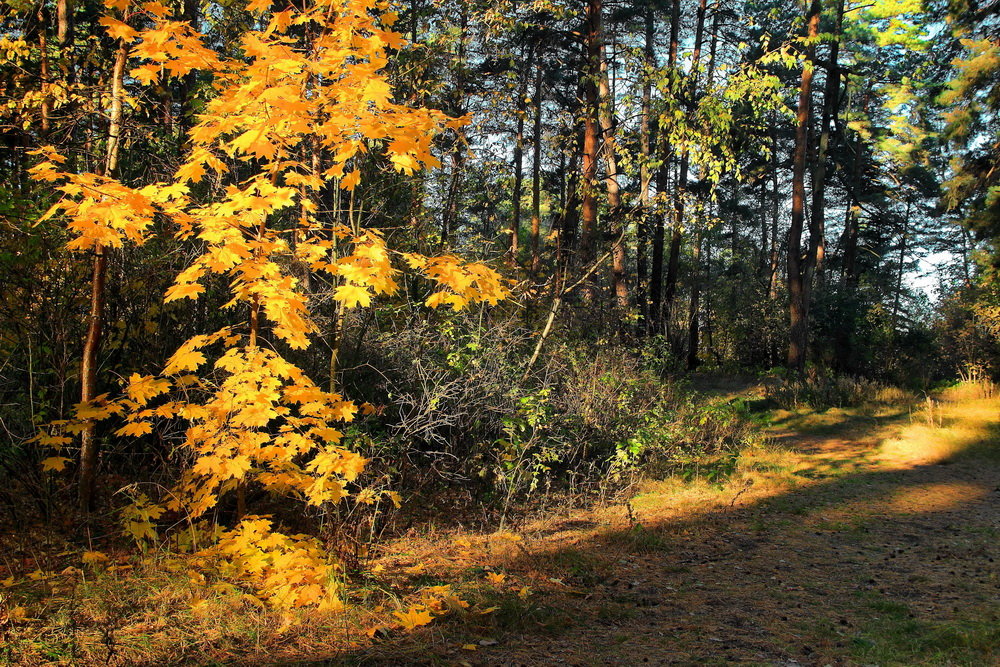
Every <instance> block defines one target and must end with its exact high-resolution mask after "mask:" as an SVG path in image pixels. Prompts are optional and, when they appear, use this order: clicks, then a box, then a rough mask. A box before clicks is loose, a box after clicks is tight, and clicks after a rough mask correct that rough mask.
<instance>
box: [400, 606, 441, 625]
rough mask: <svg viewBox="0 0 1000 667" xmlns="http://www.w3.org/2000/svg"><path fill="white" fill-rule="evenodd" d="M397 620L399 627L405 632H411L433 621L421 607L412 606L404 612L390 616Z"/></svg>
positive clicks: (429, 613) (429, 614)
mask: <svg viewBox="0 0 1000 667" xmlns="http://www.w3.org/2000/svg"><path fill="white" fill-rule="evenodd" d="M392 615H393V616H395V617H396V618H397V619H399V623H400V625H402V626H403V628H405V629H407V630H413V629H414V628H418V627H420V626H421V625H427V624H428V623H430V622H431V621H433V620H434V617H433V616H432V615H431V612H429V611H428V610H427V609H426V608H424V606H423V605H414V606H412V607H410V608H409V609H407V610H406V611H405V612H402V611H396V612H393V614H392Z"/></svg>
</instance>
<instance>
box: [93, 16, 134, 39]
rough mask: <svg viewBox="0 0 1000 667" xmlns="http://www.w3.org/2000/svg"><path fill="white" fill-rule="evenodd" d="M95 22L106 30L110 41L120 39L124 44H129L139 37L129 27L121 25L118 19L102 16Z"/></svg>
mask: <svg viewBox="0 0 1000 667" xmlns="http://www.w3.org/2000/svg"><path fill="white" fill-rule="evenodd" d="M97 22H98V23H100V24H101V25H103V26H104V27H105V28H106V29H107V31H108V35H110V36H111V38H112V39H121V40H124V41H126V42H131V41H132V40H134V39H135V38H136V37H137V36H138V35H139V33H138V32H136V31H135V29H133V28H132V27H131V26H129V25H127V24H125V23H122V22H121V21H119V20H118V19H114V18H111V17H110V16H102V17H101V18H100V19H98V21H97Z"/></svg>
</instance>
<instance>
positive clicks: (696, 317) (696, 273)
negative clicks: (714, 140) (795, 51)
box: [682, 0, 719, 371]
mask: <svg viewBox="0 0 1000 667" xmlns="http://www.w3.org/2000/svg"><path fill="white" fill-rule="evenodd" d="M706 7H707V2H706V0H701V2H700V3H699V4H698V17H697V24H696V28H695V38H694V54H693V55H692V56H691V71H692V72H693V74H692V76H693V79H692V81H691V96H692V101H693V100H694V98H695V97H696V96H697V94H698V90H697V87H698V84H697V81H698V67H699V66H700V64H701V45H702V38H703V36H704V28H705V10H706ZM718 33H719V12H718V6H717V5H716V12H715V18H714V19H713V21H712V45H711V47H710V49H709V61H708V88H709V89H711V87H712V84H713V83H714V81H715V53H716V49H717V47H718V43H719V42H718ZM682 166H683V165H682ZM703 212H704V211H703V209H702V208H700V207H699V209H698V212H697V214H696V217H695V243H694V256H693V257H692V261H693V264H694V267H693V270H692V272H691V275H692V279H691V307H690V311H689V316H688V351H687V368H688V370H692V371H693V370H694V369H696V368H697V367H698V364H699V359H698V346H699V344H700V340H699V339H700V335H701V330H700V326H701V320H700V317H701V243H702V224H703Z"/></svg>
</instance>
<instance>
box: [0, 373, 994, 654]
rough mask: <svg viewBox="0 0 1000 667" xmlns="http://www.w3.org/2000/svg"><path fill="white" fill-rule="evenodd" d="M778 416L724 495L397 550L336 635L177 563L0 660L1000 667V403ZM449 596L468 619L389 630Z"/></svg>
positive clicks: (23, 636) (422, 541)
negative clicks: (177, 587)
mask: <svg viewBox="0 0 1000 667" xmlns="http://www.w3.org/2000/svg"><path fill="white" fill-rule="evenodd" d="M727 392H729V390H728V389H726V388H719V391H718V393H719V394H720V395H721V394H724V393H727ZM733 395H736V394H735V393H734V394H733ZM767 422H768V425H767V426H766V430H767V434H768V435H769V438H768V441H767V443H766V444H764V445H761V446H760V447H758V448H755V449H753V450H751V451H747V452H744V453H742V454H741V455H740V457H739V458H738V460H736V461H735V463H734V464H733V465H734V467H733V469H732V470H729V471H728V475H727V476H726V477H725V478H724V479H722V478H719V479H716V478H715V477H714V476H713V475H712V474H711V471H704V474H702V475H700V476H698V477H697V478H695V479H686V480H682V479H679V478H677V479H671V480H667V481H660V482H646V483H644V484H642V485H641V486H640V487H639V488H638V490H637V492H636V493H634V494H632V495H631V496H630V499H629V500H628V501H626V502H609V503H606V504H604V505H602V506H600V507H596V508H590V509H586V510H583V509H571V508H568V507H563V509H557V510H553V509H552V508H549V509H548V510H546V511H544V512H539V513H538V514H537V515H536V516H535V517H534V518H532V519H530V520H529V519H525V520H523V522H521V523H519V524H515V525H513V526H512V527H510V528H509V529H508V530H506V531H503V532H496V533H491V534H482V533H474V532H470V531H468V530H462V529H460V528H456V527H454V526H453V525H452V526H449V527H443V528H442V527H439V528H437V529H435V528H433V527H424V528H423V529H421V530H419V531H413V532H412V533H411V534H409V535H407V536H405V537H402V538H400V539H397V540H394V541H391V542H388V543H386V544H385V545H383V548H382V549H380V551H379V553H378V555H377V557H376V558H374V559H373V560H372V561H371V562H370V563H369V565H368V570H367V571H368V574H366V575H364V576H363V577H361V578H359V579H358V581H356V582H354V583H353V584H351V593H350V599H349V602H350V607H349V609H350V612H349V613H347V614H340V615H337V616H332V617H330V618H328V619H327V620H326V621H323V620H322V619H316V620H315V621H307V622H305V623H299V624H296V625H292V626H288V625H287V624H282V627H278V623H279V621H277V620H275V617H274V616H273V615H272V616H268V615H267V614H265V613H264V612H259V613H258V611H257V610H255V609H254V608H253V606H252V605H246V604H243V605H242V606H240V604H241V603H240V602H239V599H237V601H236V603H235V606H233V604H231V603H232V600H231V599H227V598H222V597H220V598H219V599H215V600H201V599H199V600H198V602H197V604H195V605H190V604H189V603H188V602H185V600H186V599H187V600H189V599H190V595H192V594H191V593H190V592H188V593H184V592H183V591H179V592H178V591H175V592H173V593H169V592H164V591H163V590H160V591H157V588H156V587H157V584H156V582H155V581H153V579H154V578H155V577H156V576H160V575H162V576H164V577H170V576H172V575H170V574H169V573H166V572H165V571H163V568H160V570H159V571H154V570H155V568H153V569H146V570H141V566H140V565H138V564H137V565H136V566H135V570H132V569H131V566H130V565H120V566H112V567H108V568H107V572H106V573H105V574H103V575H101V577H102V578H101V579H100V580H99V581H98V583H97V584H93V583H92V584H91V586H92V587H91V588H90V589H85V588H80V587H79V586H78V587H77V588H76V589H75V590H76V593H74V594H73V595H74V596H76V597H75V598H74V599H77V600H78V603H77V604H79V605H82V606H81V607H79V609H78V611H70V612H67V611H66V609H67V608H68V607H66V605H65V604H64V605H63V606H62V607H60V608H59V609H55V608H54V607H53V608H52V610H51V612H50V615H49V618H48V619H43V620H38V619H35V620H36V623H35V624H34V625H32V624H31V623H29V621H31V620H32V619H30V618H28V619H25V620H24V621H22V624H21V625H20V626H17V628H15V631H13V632H9V633H8V634H7V635H6V638H7V641H8V644H7V647H6V651H3V650H0V663H3V662H4V661H5V660H6V661H7V662H11V663H18V664H22V663H23V664H70V663H80V664H93V663H100V664H105V663H107V664H179V663H187V664H255V665H256V664H315V665H335V664H362V665H364V664H378V665H382V664H385V665H390V664H393V665H394V664H440V665H501V664H502V665H547V664H568V665H602V664H616V665H621V664H624V665H632V664H680V665H694V664H697V665H702V664H754V665H781V666H791V665H852V664H857V665H892V664H904V665H912V664H967V665H991V664H997V665H1000V564H998V563H997V560H998V559H1000V539H998V538H1000V430H998V422H1000V399H997V398H989V397H985V396H983V395H980V394H977V393H976V391H972V390H966V391H960V390H959V391H953V392H951V393H946V394H944V395H941V396H940V397H939V398H938V399H937V400H936V401H928V402H927V403H925V404H921V405H915V406H900V405H895V406H881V407H868V408H856V409H837V408H834V409H829V410H824V411H814V410H805V409H803V410H797V411H777V412H772V413H769V414H768V415H767ZM116 567H117V568H118V569H116ZM140 570H141V571H140ZM181 574H182V575H183V573H181ZM114 582H117V583H116V584H115V585H114V586H113V585H112V583H114ZM95 585H97V588H94V586H95ZM115 586H117V588H116V587H115ZM442 586H448V587H449V590H451V591H454V592H455V594H456V596H457V597H460V598H461V599H462V600H464V601H468V602H469V607H468V608H467V609H465V608H462V606H461V605H460V604H454V603H452V604H451V610H450V611H448V609H447V608H444V609H443V611H444V612H445V613H442V614H441V616H440V617H439V618H435V620H434V621H433V622H431V623H429V624H427V625H424V626H422V627H417V628H416V629H414V630H412V631H409V632H407V631H403V630H401V629H400V628H399V627H398V623H397V624H396V625H393V623H392V619H393V618H394V617H393V615H392V612H393V611H400V610H405V609H407V605H411V604H412V603H413V601H415V600H416V601H419V600H421V599H426V598H425V597H424V598H422V597H421V595H426V593H427V591H434V590H438V591H441V590H444V589H442V588H437V589H435V588H434V587H442ZM11 590H16V587H15V588H12V589H11ZM88 590H89V591H90V592H89V593H88V592H87V591H88ZM66 595H69V594H66ZM87 595H90V596H91V597H89V598H87V597H86V596H87ZM135 595H141V596H145V597H144V598H143V600H145V601H144V602H142V603H141V604H140V603H135V604H133V603H131V602H129V596H135ZM185 595H188V596H189V597H187V598H185ZM102 596H103V597H102ZM244 597H245V596H244ZM457 597H456V598H455V599H457ZM84 598H85V600H84ZM137 599H138V598H137ZM25 604H27V603H25ZM40 604H41V603H40ZM86 605H89V608H91V611H88V612H87V613H88V614H90V616H89V617H88V618H92V619H97V620H96V621H93V622H92V623H91V624H90V626H88V627H85V626H86V623H84V622H83V621H82V620H74V619H83V618H84V616H85V614H84V611H85V610H84V609H83V606H86ZM178 605H179V606H180V607H183V609H182V611H180V612H178V611H176V609H177V608H178ZM212 605H215V606H212ZM227 605H228V606H227ZM41 606H44V605H41ZM39 608H40V607H39V606H35V607H31V606H28V607H27V609H28V612H29V615H30V616H36V615H37V616H42V612H38V613H35V612H34V611H33V609H39ZM74 609H76V608H74ZM93 609H98V611H93ZM171 609H174V611H170V610H171ZM100 610H104V611H100ZM102 613H103V614H104V616H101V614H102ZM60 619H61V620H60ZM67 619H68V620H67ZM100 619H105V620H100ZM10 627H11V626H8V630H10ZM18 628H19V629H18ZM3 639H4V637H3V636H0V645H2V644H3Z"/></svg>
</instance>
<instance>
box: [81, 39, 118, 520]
mask: <svg viewBox="0 0 1000 667" xmlns="http://www.w3.org/2000/svg"><path fill="white" fill-rule="evenodd" d="M127 59H128V45H127V44H125V42H123V41H120V42H119V45H118V52H117V54H116V56H115V64H114V67H113V69H112V74H111V113H110V121H109V124H108V146H107V153H106V157H105V162H104V175H105V176H107V177H109V178H111V177H113V176H114V174H115V172H116V171H117V169H118V157H119V153H120V151H121V135H122V102H123V99H124V97H125V85H124V79H125V63H126V61H127ZM107 272H108V249H107V248H105V247H104V246H103V245H101V244H97V245H96V246H94V258H93V260H92V262H91V276H90V313H89V314H88V316H87V337H86V339H85V340H84V343H83V358H82V359H81V361H80V402H81V403H90V402H91V401H92V400H93V399H94V396H96V395H97V364H98V356H99V355H100V351H101V334H102V329H103V322H104V285H105V281H106V279H107ZM94 428H95V424H94V422H93V421H88V422H86V424H84V427H83V431H81V433H80V479H79V487H78V489H77V494H78V495H77V500H78V502H79V506H80V510H81V511H82V512H89V511H90V510H91V509H92V508H93V505H94V486H95V481H96V479H97V458H98V454H99V447H98V444H97V440H96V438H95V437H94Z"/></svg>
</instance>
